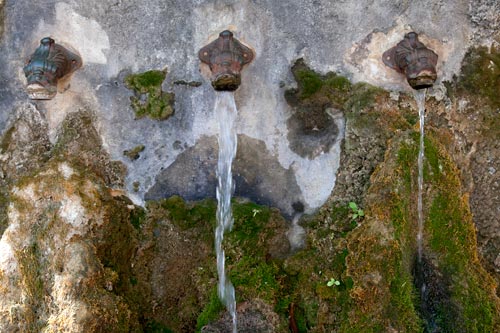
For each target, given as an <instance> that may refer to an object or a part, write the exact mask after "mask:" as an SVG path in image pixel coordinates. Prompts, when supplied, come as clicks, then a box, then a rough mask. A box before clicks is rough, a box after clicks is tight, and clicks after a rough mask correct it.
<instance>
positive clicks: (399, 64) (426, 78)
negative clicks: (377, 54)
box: [382, 32, 438, 89]
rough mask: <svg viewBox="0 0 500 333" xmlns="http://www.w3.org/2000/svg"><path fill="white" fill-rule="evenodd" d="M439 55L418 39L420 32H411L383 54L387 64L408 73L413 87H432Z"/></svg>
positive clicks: (409, 81)
mask: <svg viewBox="0 0 500 333" xmlns="http://www.w3.org/2000/svg"><path fill="white" fill-rule="evenodd" d="M437 59H438V55H437V54H436V53H435V52H434V51H432V50H431V49H428V48H427V47H426V46H425V45H424V44H423V43H421V42H420V41H419V40H418V34H417V33H415V32H409V33H407V34H406V35H405V37H404V39H403V40H402V41H401V42H399V43H398V44H397V45H396V46H394V47H393V48H391V49H389V50H387V51H385V52H384V54H383V55H382V61H383V62H384V64H385V65H387V66H389V67H391V68H392V69H394V70H396V71H398V72H399V73H402V74H405V75H406V80H407V81H408V83H409V84H410V86H411V87H412V88H413V89H424V88H429V87H431V86H432V85H433V84H434V82H435V81H436V79H437V73H436V65H437Z"/></svg>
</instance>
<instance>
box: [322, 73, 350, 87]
mask: <svg viewBox="0 0 500 333" xmlns="http://www.w3.org/2000/svg"><path fill="white" fill-rule="evenodd" d="M324 85H325V86H327V87H329V88H330V89H335V90H339V91H344V92H347V91H349V90H350V89H351V82H350V81H349V80H348V79H347V78H346V77H343V76H340V75H336V74H334V73H328V74H327V75H326V78H325V81H324Z"/></svg>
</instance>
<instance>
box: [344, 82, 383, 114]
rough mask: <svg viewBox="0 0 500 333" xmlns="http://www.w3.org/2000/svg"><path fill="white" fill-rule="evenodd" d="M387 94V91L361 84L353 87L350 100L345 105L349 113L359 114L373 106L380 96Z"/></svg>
mask: <svg viewBox="0 0 500 333" xmlns="http://www.w3.org/2000/svg"><path fill="white" fill-rule="evenodd" d="M383 93H386V92H385V90H383V89H381V88H378V87H375V86H372V85H370V84H368V83H364V82H360V83H356V84H355V85H354V86H352V89H351V94H350V96H349V99H348V100H347V101H346V103H345V104H344V108H345V110H347V111H351V112H355V113H358V112H360V111H361V110H362V109H364V108H366V107H368V106H370V105H372V104H373V103H374V102H375V98H376V97H377V95H379V94H383Z"/></svg>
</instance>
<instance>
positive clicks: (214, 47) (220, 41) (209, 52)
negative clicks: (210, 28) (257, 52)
mask: <svg viewBox="0 0 500 333" xmlns="http://www.w3.org/2000/svg"><path fill="white" fill-rule="evenodd" d="M198 57H199V58H200V60H201V61H202V62H203V63H205V64H207V65H208V66H209V67H210V70H211V71H212V87H213V88H214V89H215V90H218V91H234V90H236V89H238V87H239V86H240V84H241V73H240V72H241V69H242V68H243V66H244V65H246V64H248V63H250V62H251V61H252V60H253V58H254V54H253V51H252V50H251V49H250V48H248V47H246V46H245V45H243V44H241V43H240V42H239V41H238V40H237V39H236V38H234V37H233V33H232V32H231V31H229V30H224V31H223V32H221V33H220V34H219V38H217V39H216V40H214V41H213V42H211V43H210V44H208V45H206V46H204V47H202V48H201V49H200V51H199V52H198Z"/></svg>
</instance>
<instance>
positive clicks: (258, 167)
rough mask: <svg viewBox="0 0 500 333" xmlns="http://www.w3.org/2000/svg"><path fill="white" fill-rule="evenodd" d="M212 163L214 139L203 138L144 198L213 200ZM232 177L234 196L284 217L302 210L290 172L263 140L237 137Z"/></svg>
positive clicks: (164, 174) (163, 172)
mask: <svg viewBox="0 0 500 333" xmlns="http://www.w3.org/2000/svg"><path fill="white" fill-rule="evenodd" d="M216 164H217V138H216V137H204V138H202V139H200V140H199V141H198V143H197V144H196V145H195V146H193V147H191V148H189V149H187V150H186V151H185V152H183V153H182V154H180V155H179V157H178V158H177V159H176V161H175V162H174V163H173V164H172V165H170V166H169V167H168V168H167V169H165V170H163V171H162V172H161V173H160V174H159V175H158V176H157V177H156V183H155V185H154V186H153V187H152V188H151V189H150V190H149V191H148V192H147V193H146V195H145V199H146V200H157V199H161V198H168V197H170V196H172V195H180V196H181V197H183V198H184V199H186V200H201V199H204V198H207V197H208V198H215V188H216V185H217V178H216V174H215V170H216ZM200 166H201V167H200ZM264 166H265V167H264ZM233 177H234V180H235V196H242V197H246V198H249V199H250V200H252V201H254V202H256V203H258V204H263V205H269V206H274V207H278V208H279V209H281V211H282V213H283V214H284V215H285V216H286V217H288V218H290V217H292V216H293V215H294V214H295V213H297V212H301V211H303V210H304V204H303V203H302V202H303V200H302V194H301V191H300V188H299V186H298V185H297V181H296V179H295V175H294V173H293V171H292V170H291V169H285V168H283V167H282V166H281V165H280V163H279V161H278V160H277V159H276V157H274V156H272V155H271V154H270V152H269V151H268V150H267V148H266V146H265V143H264V142H263V141H259V140H256V139H252V138H250V137H248V136H245V135H242V134H240V135H238V148H237V154H236V159H235V161H234V164H233Z"/></svg>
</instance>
